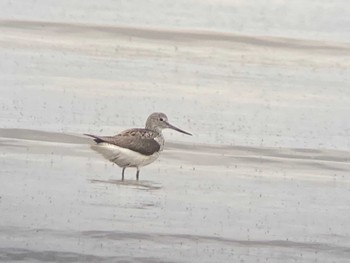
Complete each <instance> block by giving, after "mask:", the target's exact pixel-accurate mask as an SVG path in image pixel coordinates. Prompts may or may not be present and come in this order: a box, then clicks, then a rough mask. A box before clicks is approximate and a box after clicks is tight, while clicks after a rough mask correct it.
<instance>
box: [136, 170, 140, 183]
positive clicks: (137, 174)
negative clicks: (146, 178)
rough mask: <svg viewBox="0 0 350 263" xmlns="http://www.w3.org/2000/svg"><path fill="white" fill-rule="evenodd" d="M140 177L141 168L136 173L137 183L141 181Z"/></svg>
mask: <svg viewBox="0 0 350 263" xmlns="http://www.w3.org/2000/svg"><path fill="white" fill-rule="evenodd" d="M139 175H140V170H139V168H138V167H137V172H136V180H137V181H138V180H139Z"/></svg>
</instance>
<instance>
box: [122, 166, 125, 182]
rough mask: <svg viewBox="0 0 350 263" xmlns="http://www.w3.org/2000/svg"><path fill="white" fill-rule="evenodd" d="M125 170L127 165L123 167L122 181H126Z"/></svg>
mask: <svg viewBox="0 0 350 263" xmlns="http://www.w3.org/2000/svg"><path fill="white" fill-rule="evenodd" d="M124 171H125V167H123V171H122V181H124Z"/></svg>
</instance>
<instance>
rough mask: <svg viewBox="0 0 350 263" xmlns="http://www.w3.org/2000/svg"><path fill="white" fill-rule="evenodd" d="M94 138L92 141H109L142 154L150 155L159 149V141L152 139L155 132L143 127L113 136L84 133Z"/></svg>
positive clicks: (155, 134)
mask: <svg viewBox="0 0 350 263" xmlns="http://www.w3.org/2000/svg"><path fill="white" fill-rule="evenodd" d="M85 135H87V136H90V137H92V138H94V141H95V142H96V143H97V144H99V143H103V142H105V143H110V144H113V145H116V146H119V147H122V148H126V149H129V150H132V151H135V152H138V153H141V154H143V155H152V154H154V153H155V152H158V151H159V150H160V145H159V143H158V142H157V141H156V140H154V138H155V137H156V136H157V133H156V132H154V131H149V130H145V129H131V130H126V131H124V132H122V133H120V134H118V135H115V136H95V135H91V134H85Z"/></svg>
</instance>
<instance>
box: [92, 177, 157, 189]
mask: <svg viewBox="0 0 350 263" xmlns="http://www.w3.org/2000/svg"><path fill="white" fill-rule="evenodd" d="M90 182H91V183H103V184H113V185H120V186H129V187H133V188H135V189H138V190H146V191H151V190H159V189H161V188H162V186H161V185H160V184H157V183H155V182H153V181H143V180H142V181H135V180H115V179H109V180H99V179H93V180H90Z"/></svg>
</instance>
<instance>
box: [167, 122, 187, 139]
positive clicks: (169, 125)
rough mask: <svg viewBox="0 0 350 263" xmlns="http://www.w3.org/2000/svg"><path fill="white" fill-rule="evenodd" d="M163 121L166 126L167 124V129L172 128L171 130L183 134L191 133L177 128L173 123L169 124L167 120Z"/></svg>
mask: <svg viewBox="0 0 350 263" xmlns="http://www.w3.org/2000/svg"><path fill="white" fill-rule="evenodd" d="M165 123H166V124H167V126H168V128H169V129H173V130H175V131H178V132H181V133H184V134H187V135H191V136H192V134H191V133H188V132H185V131H183V130H181V129H179V128H177V127H175V126H174V125H171V124H170V123H169V122H165Z"/></svg>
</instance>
